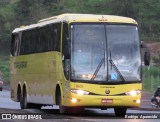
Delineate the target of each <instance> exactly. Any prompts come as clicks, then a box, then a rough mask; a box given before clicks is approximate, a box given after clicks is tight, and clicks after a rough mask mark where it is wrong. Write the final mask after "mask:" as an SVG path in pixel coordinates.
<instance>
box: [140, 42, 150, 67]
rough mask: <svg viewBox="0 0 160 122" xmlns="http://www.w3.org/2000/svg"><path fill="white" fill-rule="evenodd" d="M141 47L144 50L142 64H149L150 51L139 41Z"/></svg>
mask: <svg viewBox="0 0 160 122" xmlns="http://www.w3.org/2000/svg"><path fill="white" fill-rule="evenodd" d="M141 48H144V49H145V50H146V51H145V52H144V65H145V66H149V65H150V52H149V50H148V48H147V46H146V45H145V44H144V43H143V41H141Z"/></svg>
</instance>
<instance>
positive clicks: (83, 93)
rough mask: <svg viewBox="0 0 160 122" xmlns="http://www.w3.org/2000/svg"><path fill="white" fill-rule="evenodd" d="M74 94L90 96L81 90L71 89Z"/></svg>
mask: <svg viewBox="0 0 160 122" xmlns="http://www.w3.org/2000/svg"><path fill="white" fill-rule="evenodd" d="M71 92H72V93H75V94H78V95H88V94H89V92H87V91H84V90H79V89H71Z"/></svg>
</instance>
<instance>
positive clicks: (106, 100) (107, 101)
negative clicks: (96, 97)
mask: <svg viewBox="0 0 160 122" xmlns="http://www.w3.org/2000/svg"><path fill="white" fill-rule="evenodd" d="M101 103H113V99H102V100H101Z"/></svg>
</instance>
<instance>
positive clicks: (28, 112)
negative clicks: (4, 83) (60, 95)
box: [0, 90, 160, 122]
mask: <svg viewBox="0 0 160 122" xmlns="http://www.w3.org/2000/svg"><path fill="white" fill-rule="evenodd" d="M151 96H152V94H150V93H143V94H142V104H141V107H140V109H129V110H127V114H126V116H125V118H126V119H124V118H117V117H115V115H114V111H113V109H108V110H100V109H85V111H84V112H83V113H82V114H80V115H73V116H71V115H61V114H59V109H58V106H53V107H42V109H41V110H37V109H24V110H21V109H20V106H19V103H16V102H13V101H12V100H11V99H10V92H9V91H6V90H4V91H2V92H0V113H1V114H0V115H1V118H2V114H3V117H5V116H6V114H9V116H10V115H11V117H12V120H10V119H7V121H11V122H12V121H15V122H16V121H17V119H18V120H20V121H28V119H29V121H31V122H32V121H38V122H39V121H56V122H57V121H105V122H110V121H112V122H114V121H118V122H121V121H124V120H125V121H129V122H132V120H133V119H134V122H139V121H142V122H143V121H144V120H145V122H150V121H151V122H153V121H155V122H156V121H157V122H158V121H159V119H160V109H152V108H151V105H150V98H151ZM33 115H35V116H33ZM18 117H19V118H18ZM36 117H37V119H38V120H33V119H35V118H36ZM143 117H145V118H146V117H150V119H143ZM41 118H42V119H41ZM156 118H158V119H156ZM21 119H23V120H21ZM117 119H118V120H117ZM0 121H6V120H0Z"/></svg>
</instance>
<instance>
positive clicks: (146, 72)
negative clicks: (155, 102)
mask: <svg viewBox="0 0 160 122" xmlns="http://www.w3.org/2000/svg"><path fill="white" fill-rule="evenodd" d="M157 86H160V67H158V66H150V67H143V90H144V91H151V92H153V91H155V90H156V88H157Z"/></svg>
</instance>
